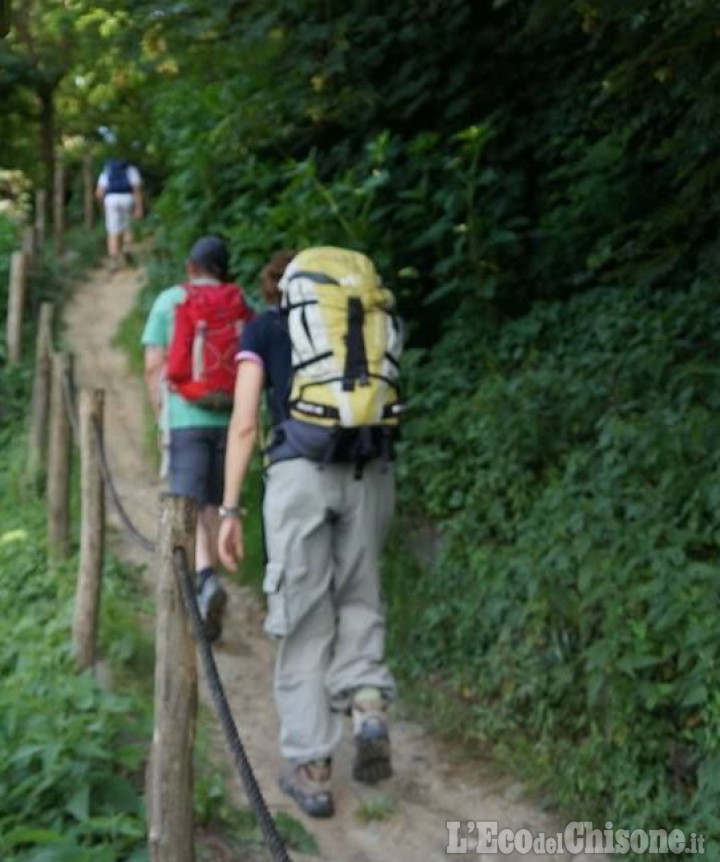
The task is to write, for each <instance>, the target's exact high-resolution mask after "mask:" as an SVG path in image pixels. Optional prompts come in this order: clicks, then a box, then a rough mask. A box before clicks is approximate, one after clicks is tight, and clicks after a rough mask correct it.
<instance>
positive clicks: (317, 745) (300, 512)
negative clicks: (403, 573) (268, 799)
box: [263, 458, 395, 763]
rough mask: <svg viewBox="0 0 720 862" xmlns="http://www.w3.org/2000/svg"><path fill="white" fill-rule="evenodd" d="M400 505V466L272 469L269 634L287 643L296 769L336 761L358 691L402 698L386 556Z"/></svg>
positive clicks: (283, 725)
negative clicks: (344, 715)
mask: <svg viewBox="0 0 720 862" xmlns="http://www.w3.org/2000/svg"><path fill="white" fill-rule="evenodd" d="M394 506H395V478H394V474H393V470H392V466H391V465H389V464H387V463H384V462H379V461H378V462H371V463H369V464H367V465H366V466H365V469H364V471H363V475H362V477H361V478H360V479H357V478H355V467H354V465H351V464H328V465H326V466H323V467H322V468H321V467H319V465H318V464H316V463H315V462H313V461H308V460H306V459H303V458H297V459H294V460H291V461H280V462H278V463H276V464H272V465H271V466H270V467H269V468H268V472H267V478H266V486H265V500H264V504H263V514H264V519H265V537H266V544H267V553H268V563H267V568H266V570H265V581H264V590H265V592H266V594H267V600H268V615H267V619H266V621H265V630H266V631H267V632H268V633H269V634H271V635H274V636H276V637H279V638H281V640H280V642H279V646H278V653H277V660H276V665H275V703H276V705H277V709H278V713H279V715H280V748H281V751H282V754H283V756H284V757H285V758H286V759H287V760H290V761H293V762H295V763H306V762H308V761H310V760H315V759H319V758H324V757H329V756H330V754H331V753H332V751H333V749H334V748H335V746H336V745H337V744H338V742H339V741H340V737H341V735H342V719H341V717H340V715H339V714H338V712H339V711H343V710H345V709H346V708H347V706H348V704H349V696H350V695H351V693H352V691H353V690H354V689H356V688H360V687H364V686H375V687H377V688H379V689H381V691H382V692H383V694H384V695H385V697H387V698H388V699H392V698H393V697H394V696H395V682H394V680H393V678H392V675H391V673H390V671H389V670H388V668H387V666H386V665H385V661H384V650H385V612H384V606H383V600H382V595H381V587H380V571H379V560H380V552H381V550H382V546H383V543H384V541H385V538H386V535H387V529H388V525H389V522H390V518H391V516H392V512H393V509H394Z"/></svg>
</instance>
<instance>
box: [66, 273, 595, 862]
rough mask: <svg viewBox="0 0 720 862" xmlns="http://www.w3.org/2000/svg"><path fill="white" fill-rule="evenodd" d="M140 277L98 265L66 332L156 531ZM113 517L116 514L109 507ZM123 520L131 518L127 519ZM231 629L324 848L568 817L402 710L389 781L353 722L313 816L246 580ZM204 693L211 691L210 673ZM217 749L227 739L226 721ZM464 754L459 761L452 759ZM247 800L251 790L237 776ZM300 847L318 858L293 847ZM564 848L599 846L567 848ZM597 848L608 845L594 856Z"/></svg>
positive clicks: (432, 843)
mask: <svg viewBox="0 0 720 862" xmlns="http://www.w3.org/2000/svg"><path fill="white" fill-rule="evenodd" d="M139 287H140V278H139V274H138V273H137V271H130V270H125V271H123V272H120V273H117V274H115V275H114V276H109V275H108V274H107V273H106V272H105V271H104V270H97V271H95V272H94V273H91V274H90V276H89V277H88V279H87V281H86V282H85V283H84V284H83V285H82V286H81V287H80V288H79V289H78V291H77V293H76V294H75V296H74V298H73V301H72V302H71V303H70V304H69V306H68V308H67V310H66V314H65V321H66V335H65V338H66V341H67V342H68V343H69V345H70V347H71V349H72V350H73V351H74V352H75V355H76V361H77V377H78V382H79V385H81V386H93V387H99V388H104V389H105V392H106V402H105V410H106V419H105V427H106V435H107V449H108V453H109V455H108V457H109V460H110V464H111V469H112V472H113V475H114V476H115V477H116V481H117V487H118V491H119V493H120V496H121V498H122V500H123V501H124V503H125V504H126V508H127V510H128V511H129V512H130V513H132V516H133V518H134V519H135V521H136V524H137V526H138V527H139V529H140V530H141V531H142V532H143V533H145V534H146V535H148V536H154V534H155V529H156V513H157V499H158V490H159V489H158V484H157V482H156V480H155V479H154V476H153V473H154V471H153V468H152V466H151V465H150V464H149V463H148V459H147V458H146V456H145V451H144V440H145V431H144V427H143V423H144V411H143V398H144V395H143V391H142V382H141V381H140V380H139V379H138V378H136V377H135V376H133V375H131V374H130V372H129V371H128V369H127V363H126V360H125V357H124V355H123V354H122V353H121V352H120V351H119V350H117V349H115V348H112V347H111V341H112V338H113V336H114V335H115V333H116V331H117V328H118V324H119V323H120V321H121V320H122V319H123V318H124V317H125V315H126V314H127V313H128V312H129V311H130V309H131V308H132V306H133V303H134V300H135V295H136V293H137V291H138V289H139ZM110 517H111V518H112V517H114V516H113V515H111V516H110ZM115 526H117V527H118V529H119V528H120V525H119V523H117V524H115ZM116 548H117V549H118V550H119V551H120V553H121V554H122V555H123V556H125V557H127V558H129V559H131V560H134V561H137V562H141V563H144V564H146V565H147V566H148V575H149V577H150V578H151V573H152V556H151V555H150V554H147V553H145V552H143V551H142V550H139V549H138V548H137V547H136V546H135V545H134V544H132V542H131V541H130V540H129V539H127V538H126V537H125V534H124V533H121V532H119V533H118V535H117V544H116ZM229 592H230V602H229V605H228V615H227V618H226V623H225V632H226V634H225V636H224V638H223V640H222V642H221V643H219V644H218V646H217V648H216V652H215V654H216V657H217V659H218V665H219V668H220V673H221V675H222V678H223V681H224V683H225V685H226V688H227V693H228V699H229V701H230V703H231V706H232V710H233V714H234V716H235V719H236V721H237V724H238V727H239V730H240V734H241V736H242V738H243V741H244V742H245V745H246V747H247V750H248V753H249V755H250V758H251V760H252V763H253V765H254V767H255V770H256V774H257V777H258V781H259V782H260V785H261V787H262V789H263V791H264V793H265V795H266V798H267V801H268V804H269V806H270V808H271V809H272V810H273V811H286V812H288V813H290V814H292V815H293V816H295V817H297V818H298V819H302V820H303V822H304V823H305V825H306V827H307V828H308V829H309V831H311V832H312V833H313V835H314V836H315V837H316V839H317V842H318V845H319V847H320V858H321V859H322V860H327V862H440V860H444V859H448V858H461V857H460V856H459V855H450V856H448V855H447V854H446V846H447V843H448V831H447V827H446V821H447V820H459V821H463V822H464V821H469V820H483V821H497V822H498V824H499V828H500V829H505V828H509V829H521V828H524V829H530V830H531V831H532V832H533V833H534V834H535V833H538V832H540V831H545V832H546V833H550V834H553V833H555V832H556V831H557V824H556V823H553V821H552V820H551V819H550V818H549V817H548V816H547V815H546V814H544V813H543V812H541V811H539V810H538V809H537V808H536V807H534V806H533V805H532V804H531V803H530V802H528V801H527V800H525V799H523V793H522V787H521V786H520V785H518V784H516V783H513V782H509V781H507V780H501V779H498V778H497V777H492V773H490V772H489V771H488V770H479V769H475V768H472V767H471V766H469V765H468V764H466V763H462V764H461V763H458V758H457V755H454V756H453V753H452V752H450V751H447V750H445V748H444V747H443V746H441V745H439V744H438V743H437V742H435V741H434V740H433V739H432V738H431V737H429V735H428V734H427V733H426V732H425V731H424V730H423V729H422V728H421V727H420V726H419V725H417V724H414V723H411V722H408V721H400V720H396V721H395V722H394V723H393V725H392V741H393V759H394V767H395V772H396V777H394V778H393V779H391V780H390V781H389V782H386V783H384V784H383V785H380V787H379V788H378V789H368V788H364V787H362V786H360V785H358V784H356V783H354V782H353V781H352V780H351V778H350V766H351V759H352V746H351V742H350V740H349V733H347V734H346V739H345V742H344V743H343V745H342V746H341V748H340V750H339V751H338V753H337V756H336V758H335V762H334V776H335V781H334V788H335V800H336V809H337V813H336V816H335V817H334V818H333V819H331V820H329V821H314V820H311V819H309V818H304V817H302V815H300V814H299V812H298V811H297V809H296V807H295V806H294V805H293V804H292V803H291V802H290V801H289V800H288V799H287V798H286V797H285V796H284V795H283V794H282V793H281V792H280V791H279V790H278V789H277V786H276V783H275V778H276V774H277V772H278V769H279V766H280V759H279V755H278V751H277V735H278V727H277V719H276V716H275V709H274V705H273V701H272V665H273V645H272V643H271V642H270V641H269V640H268V639H267V638H266V637H265V636H264V635H263V633H262V629H261V624H262V618H263V611H262V608H261V606H260V603H259V601H258V600H257V598H256V597H255V596H254V595H253V594H252V593H251V592H250V591H249V590H248V589H246V588H243V587H239V586H233V585H230V588H229ZM201 697H202V699H203V700H204V701H205V703H208V704H209V703H210V700H209V694H208V692H207V690H206V687H205V685H204V684H201ZM216 741H217V745H216V749H217V752H218V757H222V756H224V747H223V746H222V743H221V741H220V737H219V731H218V733H217V740H216ZM453 761H455V762H453ZM232 792H233V793H234V794H235V796H236V799H237V802H238V804H239V805H244V804H245V800H244V795H243V793H242V791H241V790H240V789H239V787H238V786H237V782H234V783H233V787H232ZM363 811H364V812H365V813H366V814H372V813H373V812H376V813H377V812H380V811H384V812H386V813H387V812H388V811H389V812H390V813H389V816H388V817H387V819H384V820H379V819H370V820H363V818H362V816H361V813H362V812H363ZM474 846H475V844H474V841H473V840H472V837H471V839H469V840H468V848H469V850H468V853H467V856H465V854H463V856H465V858H468V857H472V858H476V859H480V858H482V859H484V860H486V862H487V860H490V859H497V858H502V859H507V860H519V859H524V860H535V859H540V858H543V859H547V858H550V857H547V856H543V857H540V856H538V855H535V854H534V853H529V854H526V855H520V854H512V855H504V856H501V857H498V856H486V855H484V854H483V855H482V856H480V855H476V854H475V853H474V851H473V848H474ZM293 858H294V859H296V860H298V862H299V860H301V859H310V858H312V859H317V858H318V857H304V856H302V855H301V854H297V853H295V854H293ZM552 858H556V859H562V860H570V859H576V860H589V858H590V857H587V856H585V855H582V856H574V857H573V856H571V855H570V854H567V853H566V854H563V855H558V856H555V857H552ZM593 858H594V859H596V860H597V859H599V858H600V857H598V856H595V857H593Z"/></svg>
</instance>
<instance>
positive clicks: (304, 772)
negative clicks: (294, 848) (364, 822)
mask: <svg viewBox="0 0 720 862" xmlns="http://www.w3.org/2000/svg"><path fill="white" fill-rule="evenodd" d="M330 774H331V763H330V761H329V760H314V761H312V762H311V763H301V764H299V765H295V764H293V763H286V764H285V766H284V767H283V771H282V772H281V773H280V781H279V784H280V789H281V790H282V791H283V792H284V793H287V795H288V796H290V797H292V798H293V799H294V800H295V802H297V804H298V805H299V806H300V809H301V810H302V811H304V812H305V814H307V815H308V816H310V817H332V816H333V814H334V813H335V806H334V804H333V798H332V793H331V792H330Z"/></svg>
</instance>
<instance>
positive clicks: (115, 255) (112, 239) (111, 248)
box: [107, 233, 120, 272]
mask: <svg viewBox="0 0 720 862" xmlns="http://www.w3.org/2000/svg"><path fill="white" fill-rule="evenodd" d="M107 250H108V255H109V257H110V269H111V270H112V271H113V272H114V271H115V270H116V269H117V268H118V266H119V265H120V234H118V233H109V234H108V235H107Z"/></svg>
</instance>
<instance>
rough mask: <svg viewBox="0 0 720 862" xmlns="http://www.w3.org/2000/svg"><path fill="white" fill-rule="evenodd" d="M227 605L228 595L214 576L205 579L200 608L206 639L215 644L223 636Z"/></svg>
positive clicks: (199, 597)
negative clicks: (223, 621)
mask: <svg viewBox="0 0 720 862" xmlns="http://www.w3.org/2000/svg"><path fill="white" fill-rule="evenodd" d="M226 604H227V593H226V592H225V590H224V589H223V586H222V584H221V583H220V581H219V580H218V577H217V575H215V574H212V575H209V576H208V577H207V578H205V579H204V580H203V582H202V586H201V587H200V590H199V591H198V607H199V609H200V616H201V618H202V621H203V623H204V626H205V637H206V638H207V639H208V641H210V643H214V642H215V641H216V640H217V639H218V638H219V637H220V635H221V634H222V618H223V614H224V613H225V605H226Z"/></svg>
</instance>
